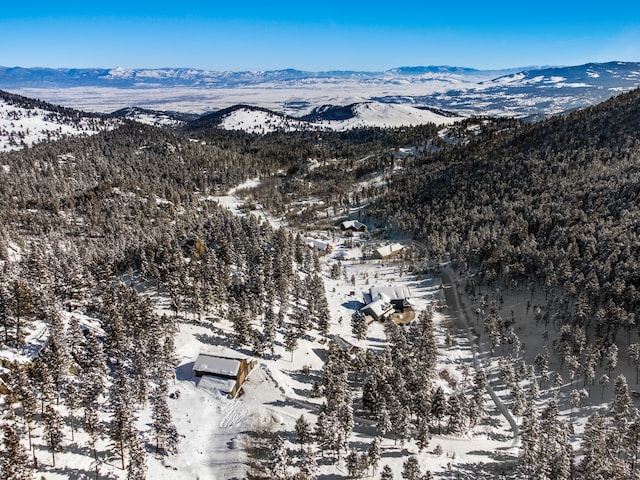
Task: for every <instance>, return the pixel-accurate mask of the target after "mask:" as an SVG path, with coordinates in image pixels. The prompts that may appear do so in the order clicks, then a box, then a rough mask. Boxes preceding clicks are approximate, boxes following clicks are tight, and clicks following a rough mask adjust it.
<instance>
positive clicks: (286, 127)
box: [187, 102, 461, 133]
mask: <svg viewBox="0 0 640 480" xmlns="http://www.w3.org/2000/svg"><path fill="white" fill-rule="evenodd" d="M460 119H461V118H460V117H456V116H454V115H447V114H446V112H434V111H431V110H426V109H419V108H414V107H411V106H408V105H390V104H384V103H379V102H362V103H355V104H351V105H347V106H343V107H336V106H331V105H325V106H323V107H319V108H317V109H314V111H313V112H312V113H311V114H309V115H306V116H304V117H300V118H294V117H291V116H288V115H284V114H282V113H278V112H274V111H271V110H269V109H266V108H261V107H252V106H249V105H236V106H233V107H230V108H225V109H223V110H220V111H217V112H213V113H210V114H207V115H203V116H202V117H200V118H198V119H196V120H194V121H192V122H190V123H189V124H188V125H187V128H190V129H200V128H209V127H217V128H223V129H225V130H244V131H246V132H249V133H270V132H275V131H280V132H291V131H300V130H335V131H344V130H349V129H352V128H359V127H401V126H410V125H420V124H424V123H435V124H436V125H444V124H451V123H453V122H455V121H457V120H460Z"/></svg>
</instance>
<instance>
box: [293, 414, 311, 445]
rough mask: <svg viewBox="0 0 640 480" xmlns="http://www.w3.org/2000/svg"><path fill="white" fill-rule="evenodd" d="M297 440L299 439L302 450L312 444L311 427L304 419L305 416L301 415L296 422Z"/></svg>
mask: <svg viewBox="0 0 640 480" xmlns="http://www.w3.org/2000/svg"><path fill="white" fill-rule="evenodd" d="M295 429H296V438H297V439H298V443H299V444H300V449H302V448H303V447H304V446H305V445H306V444H308V443H310V442H311V439H312V435H311V425H310V424H309V422H307V420H306V419H305V418H304V415H300V417H298V420H296V426H295Z"/></svg>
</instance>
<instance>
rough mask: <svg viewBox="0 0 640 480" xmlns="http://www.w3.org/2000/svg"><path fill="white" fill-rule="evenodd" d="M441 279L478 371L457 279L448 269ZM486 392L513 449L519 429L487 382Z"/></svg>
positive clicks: (475, 351) (449, 304)
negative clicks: (510, 436) (507, 430)
mask: <svg viewBox="0 0 640 480" xmlns="http://www.w3.org/2000/svg"><path fill="white" fill-rule="evenodd" d="M442 278H443V280H444V281H445V282H447V283H448V284H449V285H450V286H451V288H445V289H444V296H445V299H446V300H447V305H448V306H449V308H450V309H451V310H452V313H454V315H453V317H454V319H455V320H456V322H457V323H458V326H460V327H462V328H464V329H465V330H466V332H467V336H468V339H469V344H470V345H471V349H472V351H473V366H474V368H475V369H476V370H477V369H478V351H477V348H476V337H475V336H474V335H473V333H472V331H471V329H470V328H469V318H468V315H467V310H466V308H465V309H463V308H462V302H461V301H460V295H459V293H458V287H457V280H458V279H457V277H456V275H455V274H454V273H453V272H452V271H451V270H450V269H449V268H444V269H443V270H442ZM478 345H479V344H478ZM487 392H488V393H489V396H490V397H491V399H492V400H493V403H495V405H496V408H497V409H498V410H499V411H500V413H501V414H502V416H504V418H506V420H507V422H509V425H510V426H511V431H512V432H513V443H512V445H513V446H514V447H515V446H517V445H518V444H519V443H520V429H519V428H518V423H517V422H516V421H515V419H514V418H513V415H511V412H510V411H509V409H508V408H507V407H506V406H505V405H504V403H502V400H500V398H499V397H498V396H497V395H496V392H494V391H493V388H491V385H489V383H488V382H487Z"/></svg>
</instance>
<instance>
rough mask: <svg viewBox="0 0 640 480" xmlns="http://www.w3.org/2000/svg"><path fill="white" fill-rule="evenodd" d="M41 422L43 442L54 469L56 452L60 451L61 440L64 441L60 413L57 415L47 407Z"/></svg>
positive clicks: (50, 407) (53, 409) (52, 409)
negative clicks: (49, 453)
mask: <svg viewBox="0 0 640 480" xmlns="http://www.w3.org/2000/svg"><path fill="white" fill-rule="evenodd" d="M42 421H43V423H44V432H45V433H44V438H45V442H46V444H47V447H49V450H50V451H51V457H52V459H53V466H54V467H55V466H56V452H61V451H62V440H63V439H64V434H63V432H62V429H63V427H64V422H63V421H62V416H61V415H60V413H58V411H57V410H56V409H55V408H53V407H52V406H51V405H47V407H46V408H45V410H44V414H43V416H42Z"/></svg>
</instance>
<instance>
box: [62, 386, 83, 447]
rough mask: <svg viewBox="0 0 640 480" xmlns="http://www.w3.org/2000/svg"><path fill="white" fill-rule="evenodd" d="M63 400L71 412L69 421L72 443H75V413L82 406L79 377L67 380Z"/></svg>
mask: <svg viewBox="0 0 640 480" xmlns="http://www.w3.org/2000/svg"><path fill="white" fill-rule="evenodd" d="M62 400H63V402H64V404H65V405H66V407H67V409H68V410H69V420H70V423H71V441H72V442H73V441H74V434H75V411H76V410H77V409H78V407H79V406H80V391H79V383H78V379H77V377H75V376H69V377H68V378H66V379H65V383H64V387H63V397H62Z"/></svg>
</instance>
